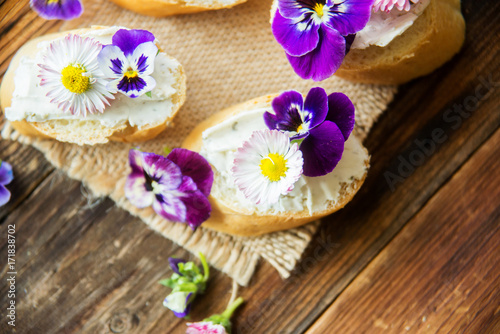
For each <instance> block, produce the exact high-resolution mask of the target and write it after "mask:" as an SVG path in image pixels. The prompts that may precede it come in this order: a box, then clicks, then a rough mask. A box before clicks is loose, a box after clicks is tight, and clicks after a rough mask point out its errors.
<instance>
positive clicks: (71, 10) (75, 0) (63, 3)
mask: <svg viewBox="0 0 500 334" xmlns="http://www.w3.org/2000/svg"><path fill="white" fill-rule="evenodd" d="M30 5H31V8H33V10H34V11H36V12H37V13H38V15H40V16H41V17H42V18H44V19H46V20H71V19H74V18H77V17H79V16H80V15H82V13H83V6H82V3H81V1H80V0H59V1H56V2H52V3H47V0H31V1H30Z"/></svg>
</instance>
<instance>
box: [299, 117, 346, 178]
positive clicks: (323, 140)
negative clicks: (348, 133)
mask: <svg viewBox="0 0 500 334" xmlns="http://www.w3.org/2000/svg"><path fill="white" fill-rule="evenodd" d="M300 150H301V151H302V154H303V156H304V175H305V176H322V175H326V174H328V173H330V172H331V171H332V170H333V169H334V168H335V166H337V164H338V162H339V161H340V159H341V158H342V153H343V152H344V136H343V135H342V132H341V131H340V129H339V128H338V126H337V125H336V124H335V123H333V122H330V121H325V122H323V124H321V125H320V126H318V127H316V128H314V129H312V130H311V131H310V132H309V136H307V138H306V139H304V141H303V142H302V144H301V145H300Z"/></svg>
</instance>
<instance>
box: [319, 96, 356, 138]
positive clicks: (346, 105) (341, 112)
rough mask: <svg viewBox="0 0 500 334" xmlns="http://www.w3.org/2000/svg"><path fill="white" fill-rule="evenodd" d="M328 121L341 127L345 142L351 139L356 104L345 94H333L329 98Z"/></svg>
mask: <svg viewBox="0 0 500 334" xmlns="http://www.w3.org/2000/svg"><path fill="white" fill-rule="evenodd" d="M326 119H327V120H328V121H332V122H334V123H335V124H337V126H338V127H339V129H340V131H341V132H342V135H343V136H344V140H347V138H349V136H350V134H351V132H352V130H353V129H354V123H355V119H354V104H352V102H351V100H350V99H349V98H348V97H347V96H346V95H345V94H343V93H333V94H330V95H329V96H328V115H327V116H326Z"/></svg>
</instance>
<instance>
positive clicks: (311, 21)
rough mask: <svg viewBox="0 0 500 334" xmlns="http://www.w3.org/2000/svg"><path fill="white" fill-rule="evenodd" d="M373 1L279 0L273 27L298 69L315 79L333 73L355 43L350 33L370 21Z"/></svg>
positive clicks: (289, 58) (322, 78) (304, 74)
mask: <svg viewBox="0 0 500 334" xmlns="http://www.w3.org/2000/svg"><path fill="white" fill-rule="evenodd" d="M373 1H374V0H278V10H277V11H276V13H275V15H274V19H273V22H272V31H273V34H274V37H275V38H276V40H277V41H278V43H279V44H280V45H281V46H282V47H283V48H284V49H285V52H286V55H287V57H288V61H289V62H290V64H291V65H292V67H293V69H294V71H295V73H297V74H298V75H299V76H300V77H301V78H302V79H312V80H314V81H321V80H325V79H327V78H329V77H330V76H332V75H333V73H335V72H336V71H337V69H338V68H339V67H340V65H341V64H342V61H343V60H344V57H345V54H346V52H347V51H348V48H349V47H350V45H349V42H351V43H352V36H350V37H349V35H352V34H355V33H356V32H358V31H360V30H362V29H363V28H364V27H365V26H366V24H367V23H368V20H369V19H370V15H371V9H372V5H373ZM347 37H349V41H346V38H347Z"/></svg>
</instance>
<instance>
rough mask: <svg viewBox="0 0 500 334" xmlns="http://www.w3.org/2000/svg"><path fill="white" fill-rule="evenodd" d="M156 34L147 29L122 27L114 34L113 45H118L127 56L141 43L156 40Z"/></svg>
mask: <svg viewBox="0 0 500 334" xmlns="http://www.w3.org/2000/svg"><path fill="white" fill-rule="evenodd" d="M154 40H155V36H154V35H153V34H152V33H150V32H149V31H147V30H139V29H133V30H128V29H120V30H118V31H117V32H116V33H115V34H114V35H113V39H112V41H113V45H116V46H118V47H119V48H120V49H121V50H122V51H123V53H124V54H125V56H128V55H131V54H132V53H133V52H134V50H135V49H136V48H137V47H138V46H139V44H142V43H146V42H154Z"/></svg>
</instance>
